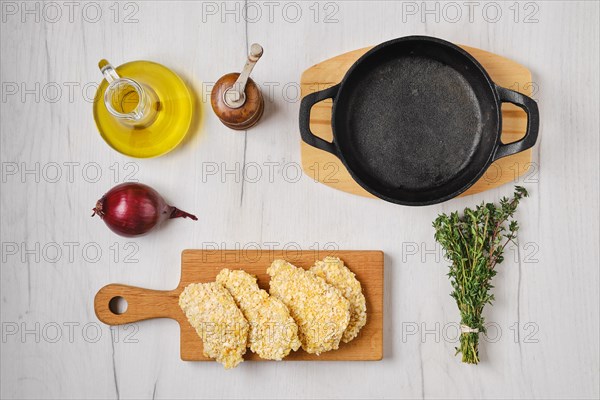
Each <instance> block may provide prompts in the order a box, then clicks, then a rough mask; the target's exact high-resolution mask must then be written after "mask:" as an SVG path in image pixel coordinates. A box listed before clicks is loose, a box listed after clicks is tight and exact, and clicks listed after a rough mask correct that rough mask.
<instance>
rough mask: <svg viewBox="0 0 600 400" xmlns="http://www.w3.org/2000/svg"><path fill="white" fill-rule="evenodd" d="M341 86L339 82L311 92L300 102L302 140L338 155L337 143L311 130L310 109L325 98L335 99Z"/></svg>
mask: <svg viewBox="0 0 600 400" xmlns="http://www.w3.org/2000/svg"><path fill="white" fill-rule="evenodd" d="M339 88H340V85H339V84H337V85H335V86H332V87H330V88H328V89H325V90H321V91H319V92H315V93H311V94H309V95H307V96H305V97H304V98H303V99H302V102H301V103H300V136H301V137H302V140H304V142H305V143H307V144H309V145H311V146H313V147H316V148H317V149H321V150H324V151H327V152H329V153H331V154H333V155H335V156H336V157H337V156H338V151H337V146H336V145H335V143H333V141H332V142H331V143H330V142H328V141H326V140H323V139H321V138H320V137H318V136H315V134H314V133H312V132H311V131H310V110H311V109H312V107H313V106H314V105H315V104H317V103H318V102H320V101H323V100H325V99H335V96H336V95H337V92H338V90H339Z"/></svg>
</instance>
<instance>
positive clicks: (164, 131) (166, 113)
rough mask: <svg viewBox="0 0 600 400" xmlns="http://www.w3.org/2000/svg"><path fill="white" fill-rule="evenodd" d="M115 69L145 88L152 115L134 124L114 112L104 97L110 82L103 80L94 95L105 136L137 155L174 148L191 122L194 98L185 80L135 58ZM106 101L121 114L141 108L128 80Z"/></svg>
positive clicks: (115, 145) (96, 114)
mask: <svg viewBox="0 0 600 400" xmlns="http://www.w3.org/2000/svg"><path fill="white" fill-rule="evenodd" d="M115 70H116V72H117V73H118V75H119V76H120V77H121V78H128V79H131V80H134V81H135V82H137V83H138V84H139V85H140V86H141V87H142V88H143V91H144V94H146V95H147V96H146V101H148V102H149V103H150V104H149V107H150V110H151V111H152V112H153V118H151V119H150V120H149V121H147V122H145V123H143V124H135V123H132V121H128V120H126V119H123V118H119V117H115V116H114V115H113V114H111V113H110V112H109V111H108V108H107V105H106V104H105V98H104V97H105V92H106V90H107V88H108V86H109V84H108V82H107V81H106V80H103V81H102V83H101V84H100V86H99V87H98V91H97V93H96V97H95V98H94V119H95V120H96V126H97V127H98V130H99V131H100V134H101V135H102V138H103V139H104V140H105V141H106V142H107V143H108V144H109V145H110V146H111V147H112V148H114V149H115V150H117V151H118V152H120V153H122V154H125V155H128V156H131V157H137V158H148V157H157V156H160V155H163V154H165V153H167V152H169V151H171V150H172V149H174V148H175V147H176V146H177V145H178V144H179V143H180V142H181V141H182V140H183V138H184V137H185V135H186V133H187V131H188V129H189V128H190V123H191V121H192V113H193V101H192V97H191V95H190V92H189V90H188V88H187V87H186V85H185V83H184V82H183V81H182V80H181V78H180V77H179V76H177V75H176V74H175V73H174V72H172V71H171V70H169V69H168V68H166V67H164V66H162V65H160V64H157V63H154V62H150V61H133V62H130V63H126V64H123V65H121V66H119V67H117V68H116V69H115ZM107 101H108V102H110V106H112V108H113V109H114V110H115V111H117V112H118V113H123V114H128V113H132V112H134V110H136V108H138V105H139V103H140V101H141V99H140V94H139V93H138V92H137V91H136V90H135V88H133V87H132V86H130V85H129V86H128V85H127V84H126V83H125V84H122V85H121V87H120V88H119V89H118V90H114V91H112V92H109V96H108V98H107Z"/></svg>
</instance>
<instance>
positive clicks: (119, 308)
mask: <svg viewBox="0 0 600 400" xmlns="http://www.w3.org/2000/svg"><path fill="white" fill-rule="evenodd" d="M108 309H109V310H110V312H112V313H113V314H115V315H121V314H123V313H125V311H127V300H125V298H124V297H121V296H115V297H113V298H112V299H110V301H109V302H108Z"/></svg>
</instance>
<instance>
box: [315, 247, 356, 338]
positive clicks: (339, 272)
mask: <svg viewBox="0 0 600 400" xmlns="http://www.w3.org/2000/svg"><path fill="white" fill-rule="evenodd" d="M310 271H312V272H314V273H315V274H316V275H317V276H320V277H321V278H323V279H325V281H326V282H327V283H329V284H330V285H332V286H335V287H336V288H338V289H339V290H340V291H341V292H342V294H343V295H344V297H345V298H346V299H348V301H349V302H350V323H349V324H348V327H347V328H346V330H345V331H344V334H343V335H342V341H343V342H344V343H348V342H349V341H351V340H352V339H354V338H355V337H356V336H358V332H359V331H360V330H361V328H362V327H363V326H365V324H366V323H367V302H366V300H365V295H364V294H363V292H362V287H361V285H360V282H359V281H358V279H356V275H355V274H354V272H352V271H350V269H349V268H348V267H347V266H345V265H344V262H343V261H342V260H340V259H339V258H338V257H325V258H324V259H323V261H317V262H316V263H315V265H314V266H313V267H312V268H311V269H310Z"/></svg>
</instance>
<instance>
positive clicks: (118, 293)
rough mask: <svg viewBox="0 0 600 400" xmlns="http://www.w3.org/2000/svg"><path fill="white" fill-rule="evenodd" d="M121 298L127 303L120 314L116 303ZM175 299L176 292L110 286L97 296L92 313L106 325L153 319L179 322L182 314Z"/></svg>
mask: <svg viewBox="0 0 600 400" xmlns="http://www.w3.org/2000/svg"><path fill="white" fill-rule="evenodd" d="M120 297H121V298H123V299H125V301H127V308H126V309H125V310H124V312H122V313H120V314H119V313H118V310H116V309H115V304H116V301H117V300H118V299H119V298H120ZM178 297H179V294H178V293H177V292H176V291H175V290H152V289H143V288H138V287H135V286H128V285H118V284H111V285H106V286H104V287H103V288H102V289H100V290H99V291H98V293H96V297H95V298H94V310H95V311H96V316H97V317H98V319H99V320H100V321H102V322H104V323H105V324H108V325H122V324H129V323H132V322H137V321H143V320H146V319H152V318H172V319H176V320H179V318H180V317H181V316H183V313H182V311H181V310H180V309H179V306H178ZM119 300H120V299H119ZM111 302H112V304H111Z"/></svg>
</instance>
